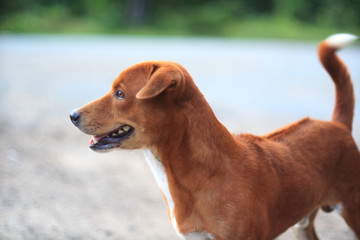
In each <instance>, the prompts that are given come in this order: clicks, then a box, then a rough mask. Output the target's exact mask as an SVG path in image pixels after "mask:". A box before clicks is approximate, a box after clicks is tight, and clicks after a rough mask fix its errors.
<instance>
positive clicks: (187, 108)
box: [77, 43, 360, 240]
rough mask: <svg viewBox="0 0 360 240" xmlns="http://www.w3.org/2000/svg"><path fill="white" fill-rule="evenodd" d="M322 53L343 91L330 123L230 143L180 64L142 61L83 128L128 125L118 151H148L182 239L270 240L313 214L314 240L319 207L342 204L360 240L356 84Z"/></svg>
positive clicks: (93, 131)
mask: <svg viewBox="0 0 360 240" xmlns="http://www.w3.org/2000/svg"><path fill="white" fill-rule="evenodd" d="M319 55H320V58H321V61H322V63H323V64H324V65H325V68H326V69H327V70H328V71H329V72H330V74H331V76H332V77H333V78H335V79H334V82H335V85H336V89H337V96H338V97H337V102H336V107H335V110H334V117H333V120H332V121H331V122H326V121H319V120H314V119H310V118H306V119H304V120H301V121H299V122H297V123H295V124H293V125H290V126H288V127H285V128H283V129H280V130H279V131H276V132H274V133H271V134H269V135H266V136H264V137H258V136H253V135H232V134H231V133H230V132H229V131H228V130H227V129H226V128H225V127H224V126H223V125H222V124H221V123H220V122H219V121H218V120H217V118H216V117H215V115H214V113H213V111H212V109H211V108H210V106H209V105H208V103H207V102H206V100H205V98H204V97H203V95H202V94H201V93H200V91H199V90H198V88H197V87H196V86H195V84H194V82H193V80H192V78H191V76H190V74H189V73H188V72H187V71H186V70H185V69H184V68H183V67H182V66H180V65H179V64H176V63H172V62H145V63H140V64H137V65H135V66H132V67H130V68H128V69H126V70H125V71H123V72H122V73H121V74H120V75H119V77H118V78H117V79H115V81H114V83H113V85H112V89H111V90H110V92H109V93H108V94H107V95H105V96H104V97H102V98H100V99H98V100H96V101H94V102H92V103H89V104H88V105H86V106H84V107H82V108H80V109H78V110H77V113H78V114H79V115H80V116H81V121H79V122H78V123H77V126H78V127H79V128H80V129H81V130H82V131H83V132H85V133H87V134H89V135H96V136H99V135H103V134H106V133H107V132H110V131H112V130H113V129H116V128H118V127H119V126H120V125H123V124H128V125H130V126H132V127H133V128H134V129H135V131H134V133H133V134H132V135H131V136H130V137H129V138H127V139H125V140H124V141H122V142H121V144H120V146H119V148H124V149H139V148H147V149H150V150H151V151H152V152H153V153H154V155H155V156H157V158H158V159H159V160H160V161H161V163H162V164H163V166H164V168H165V171H166V175H167V178H168V182H169V188H170V193H171V196H172V198H173V200H174V204H175V209H174V214H175V217H176V220H177V224H178V229H179V231H180V232H181V233H183V234H186V233H190V232H208V233H210V234H212V235H213V236H214V237H215V238H216V239H218V240H221V239H264V240H265V239H274V238H275V237H276V236H278V235H279V234H281V233H282V232H284V231H286V229H288V228H289V227H291V226H293V225H294V224H296V223H297V222H299V221H300V220H301V219H302V218H304V217H306V216H308V215H311V217H310V220H311V221H310V225H309V226H308V227H307V228H304V229H302V230H300V231H303V232H304V234H305V235H306V236H307V239H317V237H316V233H315V230H314V228H313V225H312V224H313V219H314V218H315V215H316V212H317V209H318V208H319V207H321V206H324V205H329V206H332V205H334V204H336V203H339V202H341V203H342V204H343V216H344V218H345V220H346V222H347V223H348V225H349V226H350V227H351V228H352V229H353V230H354V231H355V233H356V235H357V237H358V238H359V237H360V154H359V150H358V148H357V146H356V144H355V142H354V139H353V138H352V136H351V131H350V130H351V124H352V112H353V109H352V108H353V104H354V103H353V101H354V100H353V97H351V96H353V95H352V92H351V91H352V86H349V84H351V81H350V78H349V74H348V73H347V69H346V67H345V65H344V64H343V63H342V62H341V61H338V59H337V57H336V55H335V51H334V50H333V49H332V48H330V47H328V46H327V45H326V44H325V43H322V44H321V45H320V48H319ZM329 62H331V66H330V67H327V66H328V63H329ZM329 68H330V70H329ZM339 85H342V87H339ZM119 89H121V90H123V91H124V92H125V93H126V98H125V99H124V100H123V101H120V100H118V99H116V98H114V94H115V92H116V91H118V90H119ZM349 91H350V92H351V93H349ZM344 94H348V95H349V94H350V97H349V96H344ZM339 101H340V102H339Z"/></svg>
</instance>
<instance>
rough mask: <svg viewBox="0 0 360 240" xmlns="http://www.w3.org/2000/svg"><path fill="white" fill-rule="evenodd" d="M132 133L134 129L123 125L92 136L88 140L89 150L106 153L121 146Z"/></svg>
mask: <svg viewBox="0 0 360 240" xmlns="http://www.w3.org/2000/svg"><path fill="white" fill-rule="evenodd" d="M133 132H134V128H133V127H131V126H130V125H127V124H124V125H122V126H121V127H119V128H117V129H115V130H113V131H111V132H108V133H105V134H103V135H98V136H93V137H92V138H91V140H90V146H89V147H90V148H91V149H92V150H94V151H107V150H111V149H113V148H118V147H120V146H121V142H122V141H123V140H125V139H127V138H128V137H129V136H130V135H131V134H132V133H133Z"/></svg>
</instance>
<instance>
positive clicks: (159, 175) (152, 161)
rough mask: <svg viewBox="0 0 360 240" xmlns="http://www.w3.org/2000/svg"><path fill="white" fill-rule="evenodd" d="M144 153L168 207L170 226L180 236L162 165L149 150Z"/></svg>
mask: <svg viewBox="0 0 360 240" xmlns="http://www.w3.org/2000/svg"><path fill="white" fill-rule="evenodd" d="M144 153H145V157H146V162H147V163H148V164H149V166H150V169H151V171H152V172H153V174H154V177H155V180H156V183H157V185H158V186H159V188H160V190H161V192H162V193H163V194H164V197H165V198H166V202H167V204H168V207H169V214H170V219H171V224H172V225H173V227H174V228H175V230H176V233H177V234H178V235H180V233H179V230H178V226H177V222H176V219H175V216H174V208H175V204H174V201H173V199H172V197H171V194H170V190H169V184H168V179H167V176H166V173H165V169H164V165H163V164H162V163H161V161H160V160H159V159H157V158H156V157H155V156H154V154H153V153H152V152H151V151H150V150H145V151H144Z"/></svg>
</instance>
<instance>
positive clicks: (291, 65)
mask: <svg viewBox="0 0 360 240" xmlns="http://www.w3.org/2000/svg"><path fill="white" fill-rule="evenodd" d="M316 46H317V43H316V42H297V41H280V40H266V39H265V40H251V39H248V40H238V39H221V38H180V37H177V38H175V37H146V38H145V37H126V36H62V35H55V36H54V35H1V36H0V61H1V62H0V63H1V65H0V89H1V90H0V91H1V97H0V99H1V100H2V101H1V109H0V113H1V114H2V115H3V116H5V115H7V116H9V115H14V116H13V117H11V118H12V119H13V120H14V119H15V121H18V123H17V124H20V125H21V124H29V118H30V119H33V120H34V121H37V120H36V119H37V117H33V118H32V117H31V116H30V115H34V114H35V115H36V114H37V113H38V114H40V115H41V113H39V112H41V111H42V110H45V109H47V104H38V105H34V104H31V105H27V103H26V101H25V102H23V101H19V99H23V98H24V97H27V98H31V99H32V100H35V101H38V102H42V101H45V102H46V103H52V104H55V106H56V109H57V110H56V111H55V110H53V111H52V114H58V115H59V117H67V113H68V112H69V111H70V110H71V109H73V108H75V107H78V106H80V105H83V104H85V103H87V102H88V101H91V100H93V99H95V98H97V97H100V96H102V95H103V94H105V93H106V92H107V91H108V90H109V87H110V84H111V82H112V80H113V79H114V78H115V77H116V76H117V75H118V74H119V73H120V72H121V71H122V70H123V69H124V68H126V67H128V66H131V65H133V64H135V63H138V62H141V61H147V60H170V61H175V62H178V63H180V64H182V65H184V66H185V67H186V68H187V69H188V71H189V72H190V73H191V74H192V76H193V77H194V80H195V82H196V84H197V85H198V86H199V88H200V89H201V91H202V92H203V94H204V95H205V97H206V98H207V99H208V101H209V103H210V104H211V106H212V107H213V108H214V111H215V112H216V114H217V116H218V117H219V118H220V120H221V121H222V122H224V124H225V125H226V126H227V127H229V128H230V130H232V131H240V132H252V133H256V134H263V133H266V132H268V131H272V130H274V129H275V128H278V127H281V126H282V125H284V124H288V123H290V122H292V121H296V120H298V119H299V118H302V117H305V116H312V117H314V118H319V119H325V120H327V119H329V118H330V116H331V113H332V109H333V102H334V89H333V85H332V83H331V80H330V79H329V77H328V76H327V74H326V72H325V71H324V70H323V69H322V67H321V66H320V64H319V62H318V60H317V55H316ZM340 56H341V57H342V58H343V59H344V61H345V62H346V63H347V65H348V67H349V69H350V72H351V74H352V77H353V81H354V85H355V90H356V96H360V91H359V89H360V48H359V46H353V47H349V48H347V49H344V50H342V51H341V52H340ZM357 99H360V98H359V97H358V98H357ZM30 109H31V112H29V113H28V114H27V113H26V112H27V111H29V110H30ZM19 112H22V114H23V115H25V116H27V115H29V118H28V119H26V118H23V117H20V118H19V117H16V116H17V114H19ZM355 112H356V117H355V121H354V135H355V137H356V139H357V141H358V142H360V137H359V136H360V117H359V116H360V102H359V100H357V102H356V110H355ZM25 119H26V120H25Z"/></svg>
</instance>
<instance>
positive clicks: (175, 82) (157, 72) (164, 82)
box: [136, 66, 184, 99]
mask: <svg viewBox="0 0 360 240" xmlns="http://www.w3.org/2000/svg"><path fill="white" fill-rule="evenodd" d="M183 78H184V76H183V74H182V72H181V71H180V69H178V68H177V67H175V66H161V67H159V68H157V67H154V69H153V71H152V73H151V75H150V78H149V80H148V82H147V83H146V85H145V86H144V87H143V88H142V89H141V90H140V91H139V92H138V93H137V94H136V98H137V99H149V98H153V97H156V96H158V95H159V94H161V93H162V92H164V91H168V92H170V91H175V90H177V89H178V87H179V86H180V85H181V84H182V81H183Z"/></svg>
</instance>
